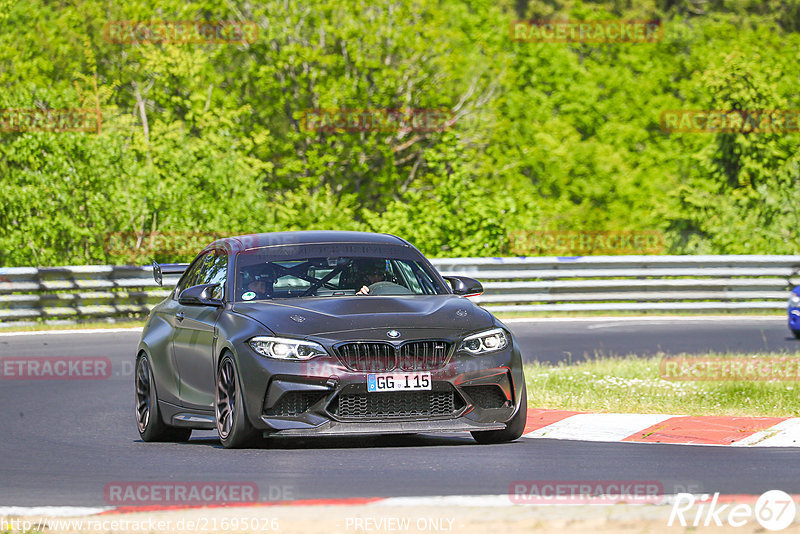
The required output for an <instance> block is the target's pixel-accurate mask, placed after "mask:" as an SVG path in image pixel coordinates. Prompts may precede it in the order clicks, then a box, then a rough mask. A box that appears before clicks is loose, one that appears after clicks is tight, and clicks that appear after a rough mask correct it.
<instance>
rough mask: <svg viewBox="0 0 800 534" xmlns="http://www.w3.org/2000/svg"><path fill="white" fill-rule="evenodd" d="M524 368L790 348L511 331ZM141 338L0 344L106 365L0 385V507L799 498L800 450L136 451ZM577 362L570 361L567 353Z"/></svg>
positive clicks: (313, 447) (194, 447)
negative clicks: (193, 495)
mask: <svg viewBox="0 0 800 534" xmlns="http://www.w3.org/2000/svg"><path fill="white" fill-rule="evenodd" d="M510 327H511V328H512V330H513V331H514V332H515V334H516V335H517V336H518V338H519V340H520V342H521V344H522V346H523V351H524V352H525V354H526V359H533V358H535V359H543V360H548V361H555V360H559V359H563V357H564V354H565V353H571V354H573V355H582V354H583V353H584V352H588V353H590V354H591V353H593V352H594V351H595V350H597V351H602V352H603V353H604V354H608V353H620V354H626V353H631V352H650V353H654V352H657V351H659V350H663V351H667V352H673V353H674V352H684V351H689V352H691V351H695V352H706V351H708V350H716V351H723V352H724V351H726V350H738V351H750V350H753V351H755V350H764V348H767V349H770V350H774V351H781V350H788V351H792V352H794V351H796V350H797V349H798V348H800V344H799V343H796V342H795V341H794V339H789V336H788V335H787V334H788V331H787V330H786V327H785V324H784V322H783V321H781V320H777V319H772V320H756V319H746V318H742V319H741V320H740V321H733V322H732V321H731V320H730V319H727V320H724V321H717V322H715V321H708V322H707V321H703V322H687V321H679V322H674V323H670V322H669V321H666V320H665V321H664V322H658V323H652V322H649V323H648V322H637V321H622V320H609V321H578V322H569V321H559V322H546V323H542V322H527V323H522V322H514V323H510ZM138 337H139V334H138V332H115V333H102V334H48V335H41V334H39V335H21V336H3V335H0V358H2V357H20V356H93V357H103V356H105V357H108V358H109V359H110V360H111V362H112V375H111V377H110V378H108V379H106V380H37V381H17V380H6V379H3V380H0V433H1V434H0V436H2V437H0V477H2V478H0V480H2V484H0V506H39V505H74V506H104V505H107V504H108V503H107V502H106V500H105V496H104V488H105V487H106V486H107V485H108V484H114V483H129V482H149V483H155V482H191V481H225V482H235V483H251V482H252V483H255V484H257V486H258V488H259V500H265V501H266V500H291V499H340V498H348V497H391V496H424V495H504V494H507V492H508V490H509V485H510V484H511V483H512V482H513V481H518V480H538V481H544V480H550V481H553V480H561V481H576V480H595V481H597V480H617V481H619V480H628V481H637V480H648V481H653V480H655V481H659V482H660V483H661V484H662V485H663V487H664V491H665V492H666V493H677V492H680V491H685V490H690V491H692V492H709V493H711V492H715V491H719V492H721V493H727V494H760V493H762V492H764V491H766V490H770V489H782V490H784V491H786V492H788V493H790V494H798V493H800V450H798V449H788V448H786V449H783V448H776V449H753V448H750V449H747V448H727V447H709V446H687V445H658V444H637V443H590V442H581V441H559V440H547V439H536V440H531V439H522V440H519V441H517V442H515V443H509V444H503V445H491V446H481V445H477V444H475V442H474V441H473V440H472V439H471V438H470V437H469V436H468V435H451V436H402V437H388V436H376V437H372V438H367V439H365V438H348V439H341V438H336V439H333V438H325V439H314V440H303V441H287V440H272V441H266V442H264V444H263V445H261V446H260V447H259V448H255V449H247V450H226V449H224V448H223V447H222V446H221V445H220V444H219V440H218V439H216V438H215V434H214V433H213V432H197V431H196V432H195V433H194V434H193V437H192V440H191V441H190V442H189V443H184V444H162V443H143V442H142V441H140V440H139V435H138V433H137V431H136V426H135V420H134V416H133V378H132V372H133V369H132V367H133V365H132V358H133V355H134V351H135V347H136V342H137V340H138ZM573 357H574V356H573Z"/></svg>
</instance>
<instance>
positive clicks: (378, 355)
mask: <svg viewBox="0 0 800 534" xmlns="http://www.w3.org/2000/svg"><path fill="white" fill-rule="evenodd" d="M451 347H452V343H450V342H447V341H410V342H407V343H404V344H402V345H400V347H395V346H394V345H392V344H391V343H384V342H356V343H345V344H343V345H339V346H338V347H337V348H336V355H337V356H338V357H339V361H341V362H342V363H343V364H344V365H345V366H347V368H348V369H352V370H353V371H368V372H385V371H394V370H395V369H402V370H403V371H430V370H433V369H439V368H441V367H443V366H444V364H445V363H447V357H448V355H449V354H450V348H451Z"/></svg>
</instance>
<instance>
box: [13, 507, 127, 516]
mask: <svg viewBox="0 0 800 534" xmlns="http://www.w3.org/2000/svg"><path fill="white" fill-rule="evenodd" d="M107 510H113V507H112V506H107V507H105V508H86V507H81V506H0V517H28V516H39V517H77V516H83V515H94V514H99V513H101V512H105V511H107Z"/></svg>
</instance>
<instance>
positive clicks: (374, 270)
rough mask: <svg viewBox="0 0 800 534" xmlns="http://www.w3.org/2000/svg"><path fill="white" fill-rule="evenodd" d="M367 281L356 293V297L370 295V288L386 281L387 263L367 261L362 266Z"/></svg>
mask: <svg viewBox="0 0 800 534" xmlns="http://www.w3.org/2000/svg"><path fill="white" fill-rule="evenodd" d="M360 267H361V271H362V272H363V273H364V277H365V278H366V281H365V282H364V285H362V286H361V289H359V290H358V291H357V292H356V295H369V287H368V286H371V285H372V284H377V283H378V282H383V281H384V280H386V262H384V261H382V260H366V261H364V262H363V263H362V264H361V265H360Z"/></svg>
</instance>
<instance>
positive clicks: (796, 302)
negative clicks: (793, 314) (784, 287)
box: [789, 293, 800, 308]
mask: <svg viewBox="0 0 800 534" xmlns="http://www.w3.org/2000/svg"><path fill="white" fill-rule="evenodd" d="M789 307H790V308H800V295H798V294H797V293H792V294H791V296H790V297H789Z"/></svg>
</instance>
